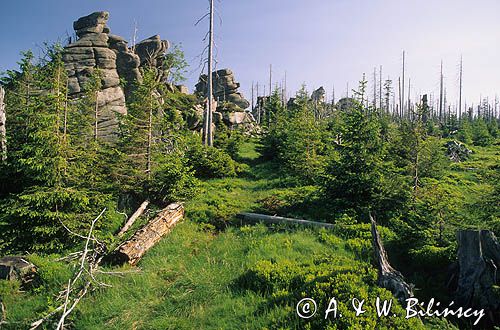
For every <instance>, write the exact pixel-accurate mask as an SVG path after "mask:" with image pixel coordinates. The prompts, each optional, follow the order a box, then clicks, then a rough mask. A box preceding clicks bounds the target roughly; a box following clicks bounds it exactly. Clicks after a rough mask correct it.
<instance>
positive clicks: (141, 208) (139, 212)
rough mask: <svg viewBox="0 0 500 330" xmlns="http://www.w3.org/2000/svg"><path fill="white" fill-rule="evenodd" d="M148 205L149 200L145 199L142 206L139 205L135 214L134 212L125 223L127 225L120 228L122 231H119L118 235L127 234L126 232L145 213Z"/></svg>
mask: <svg viewBox="0 0 500 330" xmlns="http://www.w3.org/2000/svg"><path fill="white" fill-rule="evenodd" d="M148 205H149V201H144V203H142V204H141V206H139V208H138V209H137V211H135V212H134V214H132V216H131V217H130V219H128V221H127V223H125V226H123V228H122V229H121V230H120V232H119V233H118V237H121V236H123V234H125V232H126V231H127V230H129V229H130V227H132V225H133V224H134V222H135V221H136V220H137V219H138V218H139V217H140V216H141V215H142V214H143V213H144V211H145V210H146V208H147V207H148Z"/></svg>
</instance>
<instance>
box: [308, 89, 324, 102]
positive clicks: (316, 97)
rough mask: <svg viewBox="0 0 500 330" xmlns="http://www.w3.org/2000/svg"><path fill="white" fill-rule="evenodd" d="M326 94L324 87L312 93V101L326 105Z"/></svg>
mask: <svg viewBox="0 0 500 330" xmlns="http://www.w3.org/2000/svg"><path fill="white" fill-rule="evenodd" d="M325 97H326V92H325V89H324V88H323V86H321V87H320V88H318V89H317V90H315V91H314V92H312V94H311V100H312V101H313V102H314V103H325Z"/></svg>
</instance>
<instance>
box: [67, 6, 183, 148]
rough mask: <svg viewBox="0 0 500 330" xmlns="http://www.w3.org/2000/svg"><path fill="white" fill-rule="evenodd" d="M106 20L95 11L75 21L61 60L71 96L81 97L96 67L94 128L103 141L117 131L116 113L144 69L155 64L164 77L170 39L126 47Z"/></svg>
mask: <svg viewBox="0 0 500 330" xmlns="http://www.w3.org/2000/svg"><path fill="white" fill-rule="evenodd" d="M108 19H109V13H107V12H95V13H93V14H90V15H88V16H85V17H82V18H80V19H78V20H77V21H76V22H74V23H73V28H74V29H75V32H76V35H77V37H78V39H77V40H76V41H75V42H73V43H70V44H69V45H67V46H66V47H65V49H64V54H63V61H64V63H65V67H66V70H67V72H68V77H69V81H68V93H69V95H70V97H73V98H78V97H80V96H82V94H83V93H84V91H85V87H86V86H85V85H86V83H87V82H88V81H89V79H90V77H91V76H92V73H93V72H94V71H95V69H99V71H100V75H101V85H102V87H101V90H100V91H99V93H98V95H97V98H98V111H99V120H98V129H97V131H98V136H99V137H100V138H102V139H103V140H108V141H113V140H114V138H115V136H116V132H117V131H118V114H120V115H125V114H126V113H127V107H126V102H125V101H126V98H128V97H129V96H130V95H131V93H132V91H133V86H134V84H135V83H136V82H137V81H141V80H142V72H143V70H144V68H145V67H146V66H149V67H156V68H157V69H158V73H159V78H160V79H162V78H163V77H166V76H167V74H166V73H165V71H164V68H163V61H162V58H164V57H165V53H166V52H167V50H168V48H169V42H168V41H166V40H162V39H161V38H160V37H159V36H158V35H155V36H153V37H150V38H148V39H146V40H143V41H141V42H139V43H138V44H137V45H135V46H134V47H132V48H129V47H128V44H127V41H126V40H125V39H123V38H122V37H120V36H116V35H112V34H110V29H109V27H108V26H107V25H106V23H107V21H108ZM122 81H125V85H124V87H122V86H121V82H122ZM173 87H175V86H173ZM181 90H183V89H182V88H181Z"/></svg>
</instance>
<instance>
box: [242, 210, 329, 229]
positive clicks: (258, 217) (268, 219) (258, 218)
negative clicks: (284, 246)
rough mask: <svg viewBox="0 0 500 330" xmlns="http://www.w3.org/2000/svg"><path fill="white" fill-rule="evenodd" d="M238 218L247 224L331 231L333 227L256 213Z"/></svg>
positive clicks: (244, 214)
mask: <svg viewBox="0 0 500 330" xmlns="http://www.w3.org/2000/svg"><path fill="white" fill-rule="evenodd" d="M238 218H240V219H241V220H242V221H244V222H248V223H258V222H264V223H266V224H297V225H304V226H310V227H323V228H328V229H332V228H333V227H334V225H333V224H331V223H324V222H316V221H309V220H302V219H292V218H284V217H278V216H272V215H264V214H257V213H240V214H238Z"/></svg>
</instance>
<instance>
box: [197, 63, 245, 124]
mask: <svg viewBox="0 0 500 330" xmlns="http://www.w3.org/2000/svg"><path fill="white" fill-rule="evenodd" d="M212 77H213V86H214V87H213V93H214V97H215V99H216V100H217V104H218V106H217V110H216V112H215V113H214V122H217V120H215V118H218V117H220V118H221V119H222V120H223V122H224V123H225V124H227V125H228V126H229V127H231V128H235V127H244V128H245V129H246V130H251V129H253V128H254V126H255V120H254V117H253V116H252V114H251V113H250V112H248V111H245V109H246V108H248V107H249V106H250V102H249V101H248V100H246V99H245V98H244V96H243V94H242V93H241V92H239V88H240V83H238V82H236V81H235V78H234V74H233V72H232V71H231V70H229V69H222V70H219V71H216V72H214V73H212ZM207 88H208V87H207V75H205V74H204V75H201V76H200V79H199V82H198V84H196V94H197V95H198V96H200V97H206V95H207ZM219 114H221V115H219Z"/></svg>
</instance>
